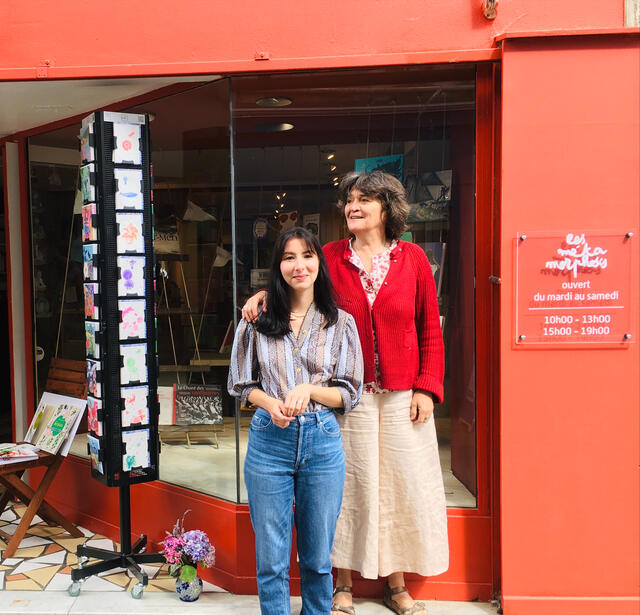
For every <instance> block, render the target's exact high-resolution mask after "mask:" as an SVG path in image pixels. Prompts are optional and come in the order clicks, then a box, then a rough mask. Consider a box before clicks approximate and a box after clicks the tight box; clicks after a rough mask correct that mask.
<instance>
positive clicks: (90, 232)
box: [82, 203, 98, 241]
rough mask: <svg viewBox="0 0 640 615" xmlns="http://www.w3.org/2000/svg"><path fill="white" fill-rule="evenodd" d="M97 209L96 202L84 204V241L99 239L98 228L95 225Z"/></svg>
mask: <svg viewBox="0 0 640 615" xmlns="http://www.w3.org/2000/svg"><path fill="white" fill-rule="evenodd" d="M97 211H98V210H97V207H96V204H95V203H89V204H87V205H83V206H82V241H97V240H98V229H97V228H96V227H95V226H94V220H95V215H96V213H97Z"/></svg>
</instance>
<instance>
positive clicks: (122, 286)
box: [116, 256, 146, 297]
mask: <svg viewBox="0 0 640 615" xmlns="http://www.w3.org/2000/svg"><path fill="white" fill-rule="evenodd" d="M145 263H146V259H145V257H144V256H118V257H117V258H116V264H117V266H118V276H119V277H118V295H119V296H120V297H126V296H131V297H144V295H145V283H144V266H145Z"/></svg>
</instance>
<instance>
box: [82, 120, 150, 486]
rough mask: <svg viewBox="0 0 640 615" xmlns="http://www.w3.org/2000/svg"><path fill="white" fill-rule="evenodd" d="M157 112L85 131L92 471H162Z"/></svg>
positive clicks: (137, 474)
mask: <svg viewBox="0 0 640 615" xmlns="http://www.w3.org/2000/svg"><path fill="white" fill-rule="evenodd" d="M149 154H150V147H149V129H148V118H147V117H146V116H144V115H137V114H123V113H109V112H99V113H94V114H93V115H91V116H89V117H88V118H85V120H84V121H83V125H82V130H81V133H80V156H81V162H82V166H81V167H80V186H81V191H82V198H83V209H82V223H83V224H82V240H83V247H82V254H83V278H84V298H85V332H86V350H87V385H88V392H89V398H88V415H87V416H88V427H89V432H90V433H89V446H88V448H89V450H88V453H89V455H90V458H91V460H92V464H91V468H92V471H91V473H92V476H93V477H94V478H96V479H98V480H100V481H101V482H103V483H105V484H106V485H109V486H117V485H121V484H122V483H123V482H126V484H134V483H139V482H146V481H150V480H155V479H157V477H158V454H159V442H158V427H157V426H158V411H159V410H158V402H157V371H158V370H157V360H156V356H155V348H156V323H155V289H154V280H153V273H154V260H153V259H154V256H153V230H152V204H151V164H150V159H149V158H150V156H149Z"/></svg>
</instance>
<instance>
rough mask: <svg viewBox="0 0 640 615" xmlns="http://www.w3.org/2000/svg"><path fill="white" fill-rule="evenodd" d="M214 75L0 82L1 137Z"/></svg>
mask: <svg viewBox="0 0 640 615" xmlns="http://www.w3.org/2000/svg"><path fill="white" fill-rule="evenodd" d="M218 78H219V77H217V76H215V75H206V76H203V75H197V76H190V77H160V78H157V77H156V78H140V79H88V80H75V81H73V80H71V81H5V82H0V138H2V137H6V136H8V135H12V134H15V133H17V132H21V131H24V130H29V129H31V128H35V127H36V126H42V125H43V124H49V123H50V122H55V121H57V120H61V119H64V118H68V117H72V116H74V115H79V114H89V113H91V112H92V111H94V110H95V109H102V108H104V107H105V106H107V105H111V104H114V103H116V102H118V101H121V100H127V99H130V98H133V97H135V96H140V95H141V94H146V93H147V92H152V91H153V90H158V89H160V88H163V87H166V86H169V85H172V84H176V83H191V82H205V81H214V80H216V79H218Z"/></svg>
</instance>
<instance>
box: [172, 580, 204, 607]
mask: <svg viewBox="0 0 640 615" xmlns="http://www.w3.org/2000/svg"><path fill="white" fill-rule="evenodd" d="M201 593H202V579H201V578H200V577H199V576H198V575H196V576H195V577H194V578H193V579H192V580H191V581H182V580H181V579H180V577H178V578H177V579H176V594H178V598H180V600H182V601H183V602H195V601H196V600H197V599H198V598H199V597H200V594H201Z"/></svg>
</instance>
